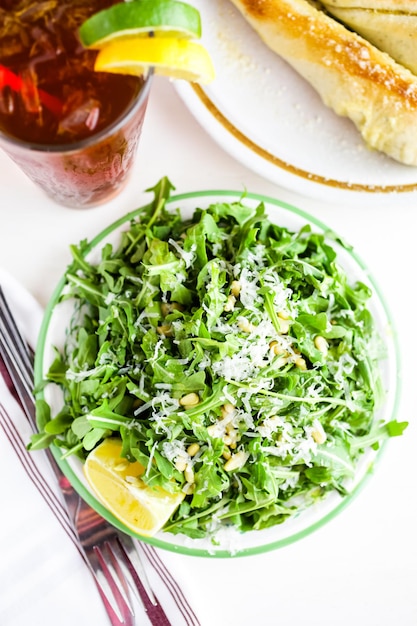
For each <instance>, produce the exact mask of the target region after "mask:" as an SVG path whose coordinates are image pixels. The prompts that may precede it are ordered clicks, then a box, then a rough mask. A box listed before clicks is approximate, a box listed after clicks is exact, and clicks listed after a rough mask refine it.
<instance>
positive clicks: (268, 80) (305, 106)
mask: <svg viewBox="0 0 417 626" xmlns="http://www.w3.org/2000/svg"><path fill="white" fill-rule="evenodd" d="M194 4H195V5H196V6H197V7H198V8H199V10H200V12H201V16H202V24H203V37H202V42H203V43H204V45H205V46H206V47H207V49H208V50H209V52H210V54H211V56H212V59H213V63H214V66H215V69H216V79H215V80H214V81H213V82H212V83H211V84H209V85H207V86H203V87H201V86H198V85H194V84H190V83H187V82H185V81H176V82H175V85H176V89H177V91H178V93H179V95H180V96H181V98H182V99H183V101H184V102H185V104H186V106H187V107H188V108H189V110H190V111H191V112H192V113H193V114H194V116H195V117H196V119H197V120H198V121H199V122H200V123H201V125H202V126H203V127H204V128H205V130H206V131H207V132H208V133H209V134H210V135H211V136H212V138H213V139H214V140H215V141H217V142H218V143H219V144H220V145H221V146H222V147H223V148H224V149H225V150H226V151H227V152H229V153H230V154H231V155H232V156H233V157H235V158H236V159H237V160H238V161H240V162H241V163H243V164H244V165H246V166H247V167H249V168H250V169H252V170H254V171H255V172H257V173H258V174H260V175H261V176H263V177H265V178H267V179H268V180H270V181H272V182H274V183H276V184H278V185H282V186H284V187H286V188H288V189H291V190H293V191H296V192H299V193H302V194H305V195H309V196H312V197H316V198H319V199H326V200H328V199H330V200H342V201H343V202H353V201H355V202H356V201H357V199H358V196H359V197H360V201H361V202H362V203H375V202H377V203H381V201H382V202H387V201H388V202H389V201H390V200H392V198H393V196H394V197H395V200H396V202H397V203H398V200H399V199H398V194H401V195H402V198H401V200H403V199H404V201H405V200H407V201H409V200H410V199H411V201H413V202H415V200H416V198H417V195H416V193H417V168H415V167H409V166H406V165H402V164H400V163H397V162H396V161H394V160H392V159H390V158H389V157H386V156H384V155H383V154H381V153H378V152H374V151H371V150H369V149H368V148H367V147H366V146H365V144H364V142H363V140H362V138H361V136H360V134H359V132H358V131H357V130H356V128H355V127H354V125H353V124H352V123H351V122H350V121H349V120H347V119H346V118H342V117H339V116H337V115H336V114H335V113H333V111H332V110H331V109H329V108H327V107H326V106H325V105H324V104H323V103H322V101H321V99H320V97H319V96H318V95H317V93H316V92H315V91H314V90H313V88H312V87H310V85H309V84H308V83H307V82H306V81H305V80H304V79H303V78H301V77H300V76H299V75H298V74H297V73H296V72H295V71H294V70H293V69H292V68H291V67H290V66H289V65H287V64H286V63H285V62H284V61H283V60H282V59H280V58H279V57H278V56H277V55H276V54H275V53H273V52H272V51H271V50H269V48H268V47H267V46H266V45H265V44H264V43H263V42H262V41H261V39H260V38H259V36H258V35H257V34H256V32H255V31H254V30H253V29H252V28H251V26H250V25H249V24H248V23H247V22H246V21H245V19H244V18H243V17H242V16H241V14H240V13H239V12H238V11H237V9H236V8H235V7H234V6H233V5H232V3H231V2H230V1H229V0H195V2H194Z"/></svg>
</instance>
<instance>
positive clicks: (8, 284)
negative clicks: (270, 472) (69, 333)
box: [0, 269, 200, 626]
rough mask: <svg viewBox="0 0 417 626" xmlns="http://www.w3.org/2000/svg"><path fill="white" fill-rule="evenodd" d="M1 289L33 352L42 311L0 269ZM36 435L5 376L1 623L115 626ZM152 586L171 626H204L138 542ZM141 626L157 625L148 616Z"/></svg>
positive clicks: (0, 410) (0, 438) (0, 387)
mask: <svg viewBox="0 0 417 626" xmlns="http://www.w3.org/2000/svg"><path fill="white" fill-rule="evenodd" d="M0 285H1V286H2V288H3V291H4V293H5V296H6V298H7V300H8V302H9V305H10V308H11V309H12V311H13V313H14V315H15V317H16V320H17V322H18V325H19V327H20V329H21V331H22V333H23V334H24V336H25V337H26V339H27V340H28V342H29V343H30V344H31V345H32V346H34V345H36V339H37V336H38V331H39V328H40V324H41V320H42V315H43V311H42V308H41V307H40V305H39V304H38V303H37V302H36V300H35V299H34V298H33V297H32V296H31V295H30V294H29V293H28V292H27V291H26V290H25V289H23V288H22V287H21V286H20V285H19V284H18V283H17V282H16V281H15V280H14V279H13V278H12V277H11V276H10V275H8V274H7V273H5V272H4V271H2V270H1V269H0ZM31 432H32V430H31V427H30V425H29V424H28V422H27V420H26V418H25V416H24V414H23V412H22V410H21V408H20V406H19V404H18V403H17V402H16V400H15V399H14V397H13V396H12V394H11V393H10V391H9V389H8V387H7V385H6V383H5V381H4V379H3V377H2V376H0V476H1V477H2V479H1V485H2V487H1V492H0V493H1V496H0V502H1V509H0V511H1V514H0V555H1V556H0V624H1V626H28V624H33V625H34V626H37V625H38V624H42V626H49V625H51V626H52V625H54V626H56V625H57V624H59V626H74V624H77V626H87V625H88V626H91V624H95V625H103V626H104V625H106V624H109V623H110V622H109V620H108V617H107V614H106V612H105V610H104V607H103V604H102V602H101V599H100V597H99V594H98V591H97V588H96V586H95V583H94V581H93V579H92V576H91V574H90V573H89V571H88V570H87V568H86V566H85V563H84V561H83V560H82V558H81V556H80V554H79V552H78V551H77V549H76V547H75V545H74V543H73V541H72V540H71V538H70V536H69V533H68V527H67V525H66V517H65V510H64V508H63V505H62V500H61V498H60V494H59V490H58V489H57V486H56V485H57V483H56V479H55V476H54V474H53V472H52V470H51V468H50V466H49V464H48V461H47V459H46V455H45V453H44V452H43V451H38V452H32V453H29V452H28V451H27V450H26V444H27V443H28V441H29V438H30V434H31ZM137 546H138V551H139V553H140V554H141V556H142V557H143V558H142V561H143V565H144V567H145V570H146V573H147V576H148V579H149V582H150V584H151V586H152V588H153V590H154V593H155V595H156V596H157V597H158V599H159V601H160V603H161V604H162V606H163V607H164V609H165V612H166V614H167V615H168V617H169V619H170V621H171V624H172V626H184V625H185V626H199V623H200V622H199V620H198V619H197V617H196V615H195V613H194V611H193V609H192V607H191V605H190V604H189V602H188V601H187V599H186V598H185V596H184V594H183V592H182V590H181V587H180V585H179V584H178V582H177V580H175V578H174V577H173V576H172V574H171V573H170V571H169V570H168V569H167V567H166V566H165V564H164V561H163V554H161V551H160V550H158V549H156V548H154V547H153V546H151V545H149V544H145V543H142V542H137ZM137 623H138V624H141V625H143V626H145V625H146V624H148V625H149V624H150V622H149V620H148V618H147V617H146V615H145V614H143V615H141V616H138V619H137Z"/></svg>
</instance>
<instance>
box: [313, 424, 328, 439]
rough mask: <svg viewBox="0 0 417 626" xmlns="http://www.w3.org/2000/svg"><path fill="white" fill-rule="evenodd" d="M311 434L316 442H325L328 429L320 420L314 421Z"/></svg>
mask: <svg viewBox="0 0 417 626" xmlns="http://www.w3.org/2000/svg"><path fill="white" fill-rule="evenodd" d="M311 436H312V437H313V439H314V441H315V442H316V443H319V444H320V443H324V442H325V441H326V439H327V435H326V431H325V430H324V428H323V426H322V425H321V423H320V422H319V421H318V420H315V421H314V424H313V430H312V431H311Z"/></svg>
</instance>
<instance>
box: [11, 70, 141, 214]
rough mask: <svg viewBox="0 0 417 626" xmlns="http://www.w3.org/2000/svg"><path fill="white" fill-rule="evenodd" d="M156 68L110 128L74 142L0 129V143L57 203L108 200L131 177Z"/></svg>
mask: <svg viewBox="0 0 417 626" xmlns="http://www.w3.org/2000/svg"><path fill="white" fill-rule="evenodd" d="M151 83H152V72H150V73H149V74H148V76H147V77H146V79H145V80H144V82H143V84H141V85H140V83H139V81H138V93H137V94H136V96H135V97H134V98H133V99H132V101H131V102H130V104H129V105H128V106H127V108H126V109H125V110H124V112H122V113H121V114H120V115H119V117H118V118H116V119H115V120H114V121H113V122H112V123H110V124H109V125H108V126H107V127H105V128H103V129H102V130H101V131H99V132H97V133H96V134H93V135H91V136H90V137H88V138H85V139H81V140H79V141H77V142H73V143H70V144H61V145H53V144H49V145H48V144H39V143H30V142H26V141H23V140H21V139H18V138H15V137H12V136H10V135H6V134H5V133H4V132H2V131H1V130H0V148H2V149H3V150H4V151H5V152H6V153H7V154H8V156H9V157H10V158H11V159H12V160H13V161H15V163H17V165H18V166H19V167H20V168H21V169H22V171H23V172H24V173H25V174H26V175H27V176H28V177H29V178H30V179H31V180H32V181H33V182H34V183H36V184H37V185H39V187H41V188H42V189H43V191H44V192H46V194H47V195H48V196H50V197H51V198H52V199H53V200H55V202H57V203H59V204H61V205H64V206H67V207H72V208H80V209H82V208H87V207H91V206H95V205H98V204H101V203H103V202H107V201H109V200H110V199H111V198H112V197H114V196H115V195H116V194H118V193H119V192H120V191H121V190H122V188H123V187H124V185H125V183H126V182H127V180H128V176H129V174H130V172H131V170H132V166H133V163H134V161H135V158H136V153H137V151H138V145H139V139H140V135H141V131H142V126H143V122H144V118H145V113H146V107H147V103H148V99H149V92H150V88H151Z"/></svg>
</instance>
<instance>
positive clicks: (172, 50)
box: [94, 37, 215, 83]
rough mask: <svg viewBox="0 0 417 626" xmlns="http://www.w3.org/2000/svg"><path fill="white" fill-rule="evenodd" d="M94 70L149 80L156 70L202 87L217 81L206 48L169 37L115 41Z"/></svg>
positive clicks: (156, 72)
mask: <svg viewBox="0 0 417 626" xmlns="http://www.w3.org/2000/svg"><path fill="white" fill-rule="evenodd" d="M94 69H95V71H97V72H111V73H115V74H132V75H134V76H146V75H147V73H148V72H149V71H150V70H151V69H152V70H153V72H154V74H160V75H162V76H169V77H171V78H179V79H183V80H187V81H190V82H198V83H209V82H210V81H212V80H213V79H214V77H215V72H214V67H213V64H212V61H211V57H210V55H209V53H208V52H207V50H206V48H205V47H204V46H202V45H201V44H199V43H196V42H193V41H189V40H188V39H176V38H168V37H148V38H137V39H135V40H128V39H125V40H119V41H114V42H113V43H111V44H109V45H106V46H105V47H104V48H102V49H101V50H100V52H99V53H98V55H97V58H96V61H95V66H94Z"/></svg>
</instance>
